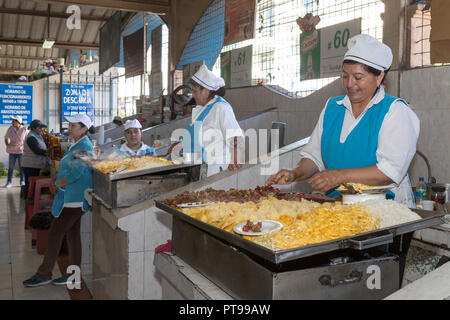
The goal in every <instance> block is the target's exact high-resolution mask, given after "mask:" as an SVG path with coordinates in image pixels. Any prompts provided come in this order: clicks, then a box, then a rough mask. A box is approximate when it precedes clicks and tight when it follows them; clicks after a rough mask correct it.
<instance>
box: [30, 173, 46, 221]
mask: <svg viewBox="0 0 450 320" xmlns="http://www.w3.org/2000/svg"><path fill="white" fill-rule="evenodd" d="M39 179H48V177H43V176H34V177H29V178H28V194H27V197H26V200H25V201H26V206H25V229H29V228H30V227H29V226H28V225H29V224H30V220H31V217H32V216H33V207H34V187H35V185H36V181H37V180H39Z"/></svg>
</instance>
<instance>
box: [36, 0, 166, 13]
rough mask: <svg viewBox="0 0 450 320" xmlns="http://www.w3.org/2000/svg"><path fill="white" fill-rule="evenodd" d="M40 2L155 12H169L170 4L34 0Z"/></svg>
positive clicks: (86, 0)
mask: <svg viewBox="0 0 450 320" xmlns="http://www.w3.org/2000/svg"><path fill="white" fill-rule="evenodd" d="M34 1H39V2H50V3H59V4H67V5H72V4H76V5H80V6H90V7H102V8H107V9H114V10H121V11H136V12H148V13H154V14H161V15H164V14H168V13H169V8H170V5H169V4H167V3H164V2H158V1H148V0H141V1H137V0H135V1H126V0H96V1H92V0H34Z"/></svg>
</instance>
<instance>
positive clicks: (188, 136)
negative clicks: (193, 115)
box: [183, 97, 228, 162]
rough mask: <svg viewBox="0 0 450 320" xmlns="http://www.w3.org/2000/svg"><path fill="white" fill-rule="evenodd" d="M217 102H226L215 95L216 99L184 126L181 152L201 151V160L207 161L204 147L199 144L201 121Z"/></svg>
mask: <svg viewBox="0 0 450 320" xmlns="http://www.w3.org/2000/svg"><path fill="white" fill-rule="evenodd" d="M217 102H224V103H228V102H227V101H226V100H225V99H223V98H222V97H217V99H216V101H214V102H213V103H211V104H210V105H208V106H207V107H206V108H205V110H203V111H202V113H201V114H200V115H199V116H198V117H197V119H196V120H195V121H194V122H192V120H191V123H190V124H189V125H188V126H187V127H186V131H185V133H184V136H183V153H200V152H201V154H202V161H203V162H206V161H207V156H206V153H205V149H204V148H203V147H202V146H201V144H200V129H201V128H202V125H203V121H204V120H205V118H206V117H207V116H208V114H209V112H210V111H211V109H212V107H213V106H214V105H215V104H216V103H217Z"/></svg>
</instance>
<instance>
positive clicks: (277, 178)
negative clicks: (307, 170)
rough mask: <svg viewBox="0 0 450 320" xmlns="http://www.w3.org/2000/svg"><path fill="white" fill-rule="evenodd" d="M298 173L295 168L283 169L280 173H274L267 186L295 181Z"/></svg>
mask: <svg viewBox="0 0 450 320" xmlns="http://www.w3.org/2000/svg"><path fill="white" fill-rule="evenodd" d="M296 177H297V175H296V174H295V172H294V170H285V169H284V170H281V171H280V172H278V173H275V174H274V175H272V176H271V177H270V178H269V179H268V180H267V181H266V186H270V185H273V184H290V183H292V182H294V181H295V179H296Z"/></svg>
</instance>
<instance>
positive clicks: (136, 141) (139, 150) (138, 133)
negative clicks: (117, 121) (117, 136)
mask: <svg viewBox="0 0 450 320" xmlns="http://www.w3.org/2000/svg"><path fill="white" fill-rule="evenodd" d="M123 134H124V136H125V140H126V142H125V143H123V144H121V145H118V146H115V147H114V155H118V156H122V157H130V156H142V155H154V152H155V149H153V148H152V147H149V146H148V145H146V144H145V143H143V142H142V125H141V123H140V122H139V121H138V120H136V119H134V120H127V121H126V122H125V125H124V131H123Z"/></svg>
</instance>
